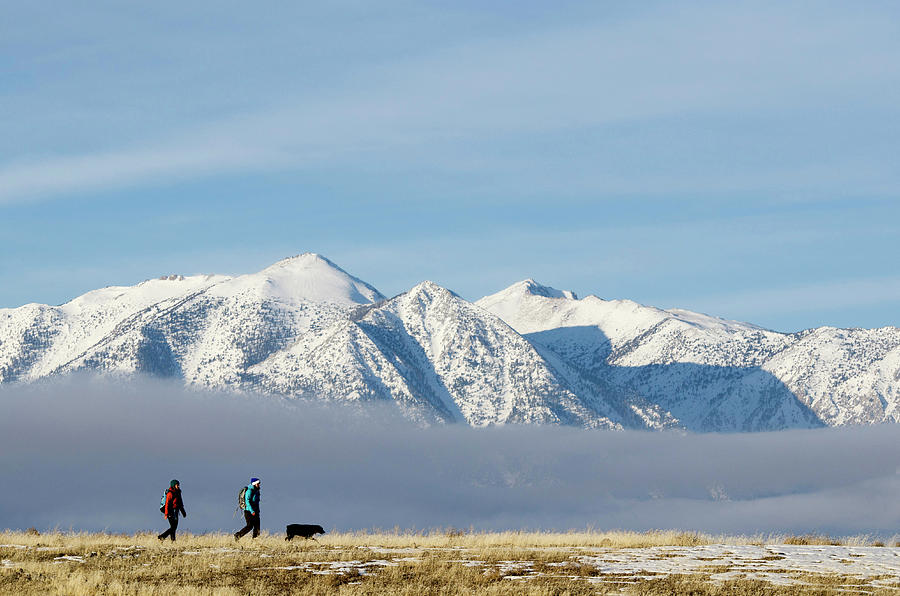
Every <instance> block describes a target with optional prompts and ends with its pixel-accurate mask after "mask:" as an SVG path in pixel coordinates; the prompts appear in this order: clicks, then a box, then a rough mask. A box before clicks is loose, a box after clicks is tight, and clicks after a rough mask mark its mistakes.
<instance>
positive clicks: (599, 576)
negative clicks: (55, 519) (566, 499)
mask: <svg viewBox="0 0 900 596" xmlns="http://www.w3.org/2000/svg"><path fill="white" fill-rule="evenodd" d="M771 545H782V546H778V547H776V546H771ZM748 549H750V550H748ZM753 549H756V550H753ZM791 549H793V550H791ZM798 549H799V550H798ZM827 549H831V551H828V550H827ZM748 553H749V554H748ZM809 553H813V554H815V555H816V557H818V559H821V558H822V553H824V554H825V556H826V557H828V556H830V557H832V559H834V561H835V562H836V563H835V569H837V571H835V570H831V568H829V569H828V570H827V571H826V572H815V571H809V570H805V569H804V568H803V567H802V566H800V567H797V566H794V567H791V566H790V565H788V563H790V562H791V561H790V559H791V557H792V556H795V554H806V555H808V554H809ZM740 557H743V559H741V562H740V563H738V562H736V561H737V559H739V558H740ZM748 557H750V559H748ZM754 557H755V559H758V561H756V560H755V559H754ZM864 557H869V558H871V559H873V560H877V561H880V562H881V563H880V564H881V565H882V566H883V567H885V568H886V569H888V571H887V572H881V573H874V574H873V573H865V574H860V573H856V572H855V570H856V569H857V568H856V567H852V565H853V564H854V563H855V562H856V561H857V560H861V559H862V558H864ZM893 557H896V559H897V561H898V563H897V565H898V567H897V569H898V573H896V574H895V573H893V572H891V571H890V570H891V569H892V564H893V563H892V561H893ZM857 558H858V559H857ZM818 559H816V560H818ZM681 561H685V562H686V563H689V564H685V565H683V567H684V569H683V572H682V571H681V566H682V565H681V563H680V562H681ZM673 562H674V563H675V565H674V567H672V563H673ZM885 562H886V563H885ZM623 565H625V567H623ZM665 565H668V567H665ZM842 565H844V566H845V567H842ZM673 569H674V571H673ZM842 569H846V571H842ZM760 570H763V571H764V572H765V573H763V574H762V575H761V574H760ZM847 591H851V592H857V593H869V594H891V595H893V596H897V595H898V594H900V548H898V545H896V544H895V540H893V539H892V541H890V542H888V543H887V544H884V543H883V542H877V541H872V540H870V539H868V538H866V537H857V538H850V539H844V540H841V541H835V540H832V539H829V538H827V537H821V536H755V537H727V536H707V535H701V534H695V533H684V532H649V533H627V532H591V531H586V532H568V533H525V532H501V533H473V532H462V531H457V530H449V531H440V532H429V533H419V534H413V533H401V532H393V533H391V532H386V533H382V532H372V533H343V534H327V535H325V536H320V537H319V540H318V541H304V540H302V539H297V540H294V541H293V542H285V541H284V540H283V538H282V537H281V536H274V535H265V534H264V535H263V536H261V537H260V538H258V539H256V540H251V539H250V538H249V537H245V538H244V539H242V540H241V542H238V543H236V542H235V541H234V539H233V538H232V537H231V535H229V534H204V535H190V534H184V535H180V536H179V538H178V540H177V542H175V543H172V542H169V541H166V542H160V541H158V540H157V539H156V536H155V535H153V534H136V535H127V534H87V533H85V534H78V533H49V534H38V533H36V532H30V533H26V532H3V533H0V593H3V594H7V593H10V594H12V593H16V594H47V593H50V594H74V595H77V594H171V593H179V594H272V593H292V594H332V593H341V594H384V593H394V594H410V595H412V594H472V593H476V594H573V595H574V594H607V593H627V594H631V593H634V594H726V593H727V594H838V593H841V594H845V593H847Z"/></svg>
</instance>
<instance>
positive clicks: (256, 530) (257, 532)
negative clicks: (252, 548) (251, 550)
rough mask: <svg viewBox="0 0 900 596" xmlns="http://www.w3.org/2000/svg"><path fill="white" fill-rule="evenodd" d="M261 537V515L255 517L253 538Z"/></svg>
mask: <svg viewBox="0 0 900 596" xmlns="http://www.w3.org/2000/svg"><path fill="white" fill-rule="evenodd" d="M257 536H259V513H257V514H256V515H254V516H253V537H254V538H256V537H257Z"/></svg>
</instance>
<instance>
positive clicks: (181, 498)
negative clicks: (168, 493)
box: [178, 493, 187, 517]
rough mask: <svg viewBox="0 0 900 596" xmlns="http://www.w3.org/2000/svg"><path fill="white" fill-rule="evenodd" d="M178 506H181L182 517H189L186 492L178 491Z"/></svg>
mask: <svg viewBox="0 0 900 596" xmlns="http://www.w3.org/2000/svg"><path fill="white" fill-rule="evenodd" d="M178 506H179V507H181V517H187V512H185V510H184V494H183V493H178Z"/></svg>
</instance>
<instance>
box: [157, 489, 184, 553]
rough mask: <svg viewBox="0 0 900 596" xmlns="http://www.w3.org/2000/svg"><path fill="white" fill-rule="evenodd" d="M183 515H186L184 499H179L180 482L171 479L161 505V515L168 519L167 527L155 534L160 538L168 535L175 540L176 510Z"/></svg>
mask: <svg viewBox="0 0 900 596" xmlns="http://www.w3.org/2000/svg"><path fill="white" fill-rule="evenodd" d="M179 511H180V512H181V515H182V516H183V517H187V513H185V512H184V501H182V500H181V483H179V482H178V481H177V480H173V481H172V482H170V483H169V489H168V490H167V491H166V503H165V505H164V506H163V516H164V517H165V518H166V519H167V520H169V529H168V530H166V531H165V532H163V533H162V534H160V535H159V536H157V538H159V539H160V540H165V539H166V537H167V536H168V537H170V538H171V539H172V542H175V530H176V529H177V528H178V512H179Z"/></svg>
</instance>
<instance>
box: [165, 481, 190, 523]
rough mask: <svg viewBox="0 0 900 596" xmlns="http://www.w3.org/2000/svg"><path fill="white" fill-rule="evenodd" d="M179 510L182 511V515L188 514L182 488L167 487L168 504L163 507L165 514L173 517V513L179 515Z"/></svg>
mask: <svg viewBox="0 0 900 596" xmlns="http://www.w3.org/2000/svg"><path fill="white" fill-rule="evenodd" d="M179 511H181V515H182V516H185V515H187V514H186V513H185V512H184V503H183V502H182V500H181V489H180V488H169V489H166V506H165V508H164V509H163V515H165V516H166V517H171V516H173V515H178V512H179Z"/></svg>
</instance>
